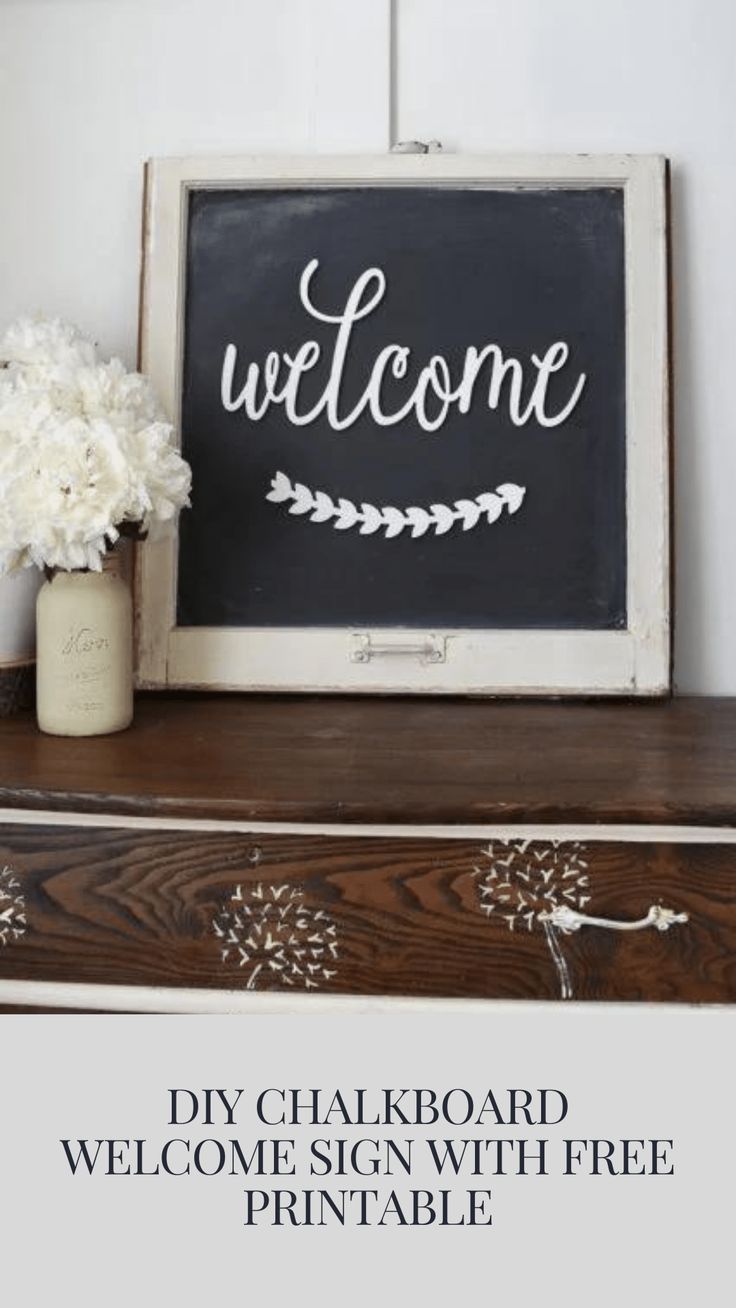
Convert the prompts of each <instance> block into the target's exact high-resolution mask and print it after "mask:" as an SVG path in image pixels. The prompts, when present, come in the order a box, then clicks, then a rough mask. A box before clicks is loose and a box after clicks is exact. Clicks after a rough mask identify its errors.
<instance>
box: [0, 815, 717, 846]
mask: <svg viewBox="0 0 736 1308" xmlns="http://www.w3.org/2000/svg"><path fill="white" fill-rule="evenodd" d="M11 825H12V826H24V827H82V828H95V829H100V828H103V829H110V830H130V831H162V832H165V831H190V832H192V833H201V834H203V835H204V834H207V833H213V834H214V833H218V832H219V833H220V834H221V835H228V834H229V835H244V836H336V837H341V838H343V839H344V838H347V837H357V838H359V839H361V838H362V839H366V840H367V839H370V838H371V837H372V838H374V839H375V838H380V839H383V840H386V839H394V838H396V839H399V840H580V841H587V842H590V841H622V842H624V843H631V844H637V843H656V844H659V843H663V844H675V845H686V844H691V845H733V844H736V827H729V826H724V827H715V826H695V825H693V826H685V825H680V826H676V825H675V826H667V825H666V824H665V825H657V824H653V823H652V824H650V823H645V822H642V823H624V822H622V823H616V822H589V823H585V822H579V823H574V822H565V823H555V822H495V823H490V822H489V823H486V822H477V823H462V824H450V823H426V824H424V823H408V822H403V823H395V824H394V823H378V822H375V823H372V822H255V821H254V822H251V821H248V820H247V819H244V820H235V819H229V818H172V817H136V816H133V815H130V814H125V813H75V812H69V811H66V810H65V811H64V812H58V813H57V812H55V811H54V810H53V809H26V808H0V826H11Z"/></svg>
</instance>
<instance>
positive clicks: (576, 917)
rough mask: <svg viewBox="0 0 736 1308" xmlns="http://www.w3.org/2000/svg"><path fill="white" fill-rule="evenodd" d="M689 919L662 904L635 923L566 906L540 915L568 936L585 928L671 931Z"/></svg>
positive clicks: (653, 906)
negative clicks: (671, 928) (597, 915)
mask: <svg viewBox="0 0 736 1308" xmlns="http://www.w3.org/2000/svg"><path fill="white" fill-rule="evenodd" d="M688 918H689V915H688V914H687V913H676V912H675V910H674V908H663V907H662V905H661V904H652V907H651V908H650V910H649V912H648V913H647V915H646V917H640V918H638V919H637V921H635V922H614V921H613V920H612V919H611V918H608V917H589V916H588V914H587V913H578V912H576V910H575V909H574V908H568V907H567V906H566V905H564V904H561V905H559V907H558V908H553V909H552V910H551V911H550V912H549V913H540V914H539V919H540V921H542V922H548V923H549V925H550V926H554V927H559V929H560V931H564V932H565V934H566V935H571V934H572V932H573V931H579V930H580V928H581V927H584V926H597V927H607V928H608V930H609V931H644V930H645V928H646V927H656V928H657V930H658V931H669V929H670V927H671V926H674V925H675V923H676V922H687V921H688Z"/></svg>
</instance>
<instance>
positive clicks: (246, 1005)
mask: <svg viewBox="0 0 736 1308" xmlns="http://www.w3.org/2000/svg"><path fill="white" fill-rule="evenodd" d="M550 1002H552V1003H554V1001H550ZM0 1005H8V1006H9V1007H14V1006H18V1007H22V1008H58V1009H74V1008H76V1009H94V1010H97V1011H99V1012H100V1013H127V1014H136V1015H139V1014H146V1013H150V1014H159V1015H162V1016H163V1015H166V1014H174V1013H179V1014H182V1015H187V1016H197V1015H199V1014H208V1013H221V1014H243V1015H250V1016H252V1017H273V1016H282V1017H326V1016H329V1017H348V1016H368V1017H370V1016H385V1017H393V1016H400V1015H401V1014H402V1013H405V1014H406V1015H407V1016H410V1017H421V1016H423V1015H426V1016H427V1017H437V1016H440V1015H441V1014H443V1013H447V1014H451V1015H452V1016H455V1017H462V1016H464V1015H468V1016H471V1015H476V1016H479V1017H480V1016H486V1017H487V1016H490V1015H491V1014H493V1016H496V1015H498V1016H501V1015H502V1014H504V1013H506V1014H513V1015H515V1016H516V1015H518V1014H519V1012H520V1011H522V1012H523V1011H524V1010H526V1011H527V1012H529V1013H531V1012H538V1010H539V1001H538V1000H537V1001H535V1000H524V999H451V998H442V997H438V998H434V999H423V998H413V997H411V996H402V995H396V996H394V995H314V994H308V995H306V994H305V995H298V996H297V995H287V994H278V993H274V992H272V991H271V992H269V991H258V992H256V991H253V990H209V989H204V988H202V989H200V990H195V989H183V988H181V989H180V988H178V987H176V988H175V987H173V986H172V987H169V986H119V985H110V986H107V985H92V984H88V983H85V982H79V981H69V982H63V983H62V982H59V983H57V982H55V981H0ZM555 1007H556V1008H559V1005H558V1004H555ZM595 1007H596V1009H599V1008H601V1007H604V1008H605V1009H606V1011H607V1012H612V1011H613V1012H619V1013H621V1015H622V1016H623V1015H624V1014H627V1013H630V1012H631V1005H630V1004H621V1003H616V1002H607V1001H605V1000H596V1001H595ZM636 1007H637V1011H640V1010H641V1009H645V1010H648V1011H649V1012H652V1013H658V1012H661V1010H662V1009H663V1008H667V1009H671V1010H675V1011H677V1012H681V1011H682V1009H683V1008H687V1009H698V1008H726V1007H728V1005H725V1004H682V1003H669V1004H668V1003H658V1004H647V1003H643V1004H637V1006H636ZM590 1009H591V1004H590V1002H589V1001H588V1002H585V1001H578V1002H572V1003H570V1002H569V1001H567V1002H566V1003H565V1012H566V1013H568V1012H577V1013H581V1014H582V1013H586V1012H587V1013H590Z"/></svg>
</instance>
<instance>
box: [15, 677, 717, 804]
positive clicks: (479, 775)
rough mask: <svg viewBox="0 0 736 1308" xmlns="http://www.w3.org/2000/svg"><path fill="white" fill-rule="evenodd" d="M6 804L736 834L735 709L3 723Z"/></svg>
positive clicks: (193, 702) (203, 699)
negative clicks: (65, 727) (83, 729)
mask: <svg viewBox="0 0 736 1308" xmlns="http://www.w3.org/2000/svg"><path fill="white" fill-rule="evenodd" d="M0 805H3V806H7V807H14V808H31V809H34V808H36V809H38V808H41V809H58V810H72V811H77V812H88V813H115V814H132V815H143V816H168V817H174V818H176V817H207V818H230V819H234V820H254V821H264V822H292V821H299V822H340V823H355V822H375V823H391V822H402V823H428V822H431V823H455V824H457V823H478V822H487V823H493V822H495V823H499V822H504V823H508V822H544V823H549V822H563V823H571V822H634V823H649V824H651V823H665V824H680V823H681V824H688V825H728V826H736V700H731V699H722V700H718V699H709V700H706V699H695V698H693V699H675V700H671V701H666V702H661V701H659V702H652V703H648V704H643V703H636V704H630V703H629V704H627V703H623V702H617V703H608V704H601V703H599V702H591V703H583V704H564V705H562V704H556V703H543V704H539V703H535V704H530V703H516V702H491V703H489V702H468V701H466V700H458V701H442V702H426V701H417V700H408V701H407V700H402V699H393V700H377V699H370V700H366V699H356V698H352V699H337V700H334V699H329V700H325V699H318V698H302V699H299V698H288V699H280V698H277V697H258V696H253V697H248V696H204V695H202V696H198V695H193V696H184V697H178V698H175V697H167V696H165V695H147V696H142V697H139V700H138V704H137V708H136V720H135V724H134V726H133V727H132V728H131V729H130V730H129V731H127V732H122V733H120V734H119V735H116V736H105V737H97V738H92V739H86V740H84V739H82V740H67V739H59V738H55V737H52V736H40V735H39V733H38V731H37V730H36V727H35V723H34V722H33V721H32V719H31V718H30V717H28V716H23V715H20V716H18V717H15V718H7V719H5V720H4V721H0Z"/></svg>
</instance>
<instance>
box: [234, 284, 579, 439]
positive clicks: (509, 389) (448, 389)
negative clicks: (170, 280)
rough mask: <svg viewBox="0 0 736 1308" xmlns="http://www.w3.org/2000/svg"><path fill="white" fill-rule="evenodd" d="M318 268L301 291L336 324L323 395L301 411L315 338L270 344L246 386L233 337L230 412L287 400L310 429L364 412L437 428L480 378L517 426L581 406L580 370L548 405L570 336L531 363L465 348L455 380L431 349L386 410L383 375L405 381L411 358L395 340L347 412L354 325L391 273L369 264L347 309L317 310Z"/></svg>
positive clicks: (305, 302)
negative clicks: (557, 402) (345, 386)
mask: <svg viewBox="0 0 736 1308" xmlns="http://www.w3.org/2000/svg"><path fill="white" fill-rule="evenodd" d="M318 267H319V260H318V259H312V260H311V261H310V262H309V263H308V264H307V266H306V268H305V269H304V271H303V273H302V275H301V278H300V281H299V297H300V299H301V303H302V306H303V308H304V309H305V310H306V312H307V313H308V314H309V315H310V316H311V317H312V318H314V319H316V320H317V321H318V322H323V323H329V324H331V325H333V326H335V327H336V328H337V331H336V333H335V339H334V343H333V347H332V358H331V360H330V364H329V376H328V379H327V383H326V385H325V387H324V389H323V391H322V394H321V395H320V397H319V399H318V400H317V402H316V403H315V404H314V405H312V407H311V409H305V410H303V411H301V412H300V410H299V387H300V383H301V379H302V377H303V376H304V374H305V373H307V372H310V371H311V369H312V368H315V367H316V366H317V364H318V363H319V361H320V358H321V356H322V351H321V349H320V346H319V345H318V343H317V341H313V340H308V341H305V342H304V344H303V345H300V346H299V348H298V349H297V350H296V351H295V353H294V354H293V355H292V354H287V352H286V351H283V352H282V353H279V352H278V351H277V350H269V352H268V353H267V354H266V357H265V360H264V362H263V365H262V366H261V365H259V364H257V363H252V362H251V363H249V364H248V365H247V368H246V369H245V374H244V375H245V380H244V381H243V382H242V385H241V384H240V382H238V381H236V373H237V370H238V348H237V346H236V345H234V344H232V343H230V344H229V345H228V346H227V347H226V349H225V355H224V359H223V365H222V378H221V395H222V403H223V405H224V407H225V409H226V410H227V411H228V413H236V412H237V411H238V410H239V409H243V410H244V412H245V414H246V416H247V417H248V418H249V419H250V420H251V422H258V421H259V420H260V419H261V418H262V417H263V416H264V414H265V413H266V412H267V411H268V409H269V407H270V405H271V404H282V405H283V406H284V412H285V414H286V416H287V418H288V420H289V422H291V423H293V424H294V426H296V427H306V426H308V425H309V424H310V423H312V422H315V421H316V420H317V418H320V417H322V415H324V417H325V418H326V420H327V422H328V424H329V426H330V427H332V428H333V430H334V431H345V430H347V428H348V427H351V426H352V425H353V423H354V422H356V421H357V419H358V418H359V417H360V416H361V414H363V413H365V412H366V410H367V411H368V412H369V413H370V416H371V418H372V419H373V421H374V422H375V423H377V425H378V426H379V427H393V426H394V425H395V424H396V423H398V422H402V421H403V419H404V418H408V417H409V415H410V414H412V413H413V414H414V417H415V418H416V420H417V422H418V423H419V426H420V427H421V428H422V429H423V430H424V431H427V432H433V431H438V430H439V428H440V427H441V426H442V425H443V423H444V421H445V419H446V417H447V415H448V413H449V411H450V409H451V408H452V407H453V406H456V407H457V410H458V412H459V413H463V414H465V413H468V412H469V411H470V407H471V405H472V403H473V399H474V398H475V395H476V392H477V391H478V389H479V387H480V385H481V378H482V376H485V385H486V386H487V391H486V400H487V406H488V408H489V409H491V410H493V411H496V410H498V409H499V408H500V407H501V405H502V404H503V403H505V404H506V406H507V409H508V415H509V418H510V419H511V422H512V423H513V425H514V426H515V427H524V426H525V425H526V423H528V422H529V420H530V419H531V418H534V420H535V421H536V422H537V423H538V424H539V426H540V427H559V426H560V424H561V423H563V422H564V421H565V420H566V419H567V418H569V416H570V414H571V413H572V412H573V410H574V408H575V406H576V405H577V403H578V400H579V399H580V396H581V395H582V392H583V388H584V386H585V380H586V378H585V373H582V372H581V373H579V374H578V376H577V377H576V379H575V381H574V384H573V385H572V389H571V391H570V393H569V396H568V399H567V401H566V403H565V404H563V405H562V407H561V408H559V409H558V410H557V411H556V412H550V411H549V410H548V406H547V398H548V396H547V391H548V387H549V382H550V378H551V376H552V375H553V373H557V372H560V371H561V370H562V369H563V368H564V367H565V365H566V364H567V362H568V360H569V357H570V350H569V347H568V345H567V343H566V342H565V341H554V342H553V344H551V345H550V346H548V348H547V349H546V351H545V352H544V354H543V355H541V356H540V355H537V354H532V355H531V357H530V359H529V361H528V363H526V364H522V362H521V361H520V360H519V359H515V358H514V357H513V356H511V355H509V356H508V357H505V356H504V353H503V350H502V348H501V346H500V345H497V344H495V343H491V344H487V345H484V346H482V347H481V348H480V349H478V348H477V346H475V345H469V346H468V348H467V349H466V351H465V358H464V362H463V367H462V372H461V375H460V378H459V380H458V381H457V384H455V383H454V381H453V378H452V374H451V371H450V366H449V364H448V362H447V360H446V358H445V357H444V355H442V354H434V355H432V357H431V358H430V359H429V361H428V362H427V363H426V364H425V365H424V366H423V367H422V369H421V371H420V372H419V374H418V376H417V379H416V381H415V383H414V385H413V387H412V389H411V391H410V393H409V394H408V396H407V398H406V401H405V403H404V404H402V405H401V406H400V407H399V408H398V409H395V410H394V411H393V412H392V413H388V412H386V409H385V407H384V399H383V395H382V390H383V384H384V379H385V378H386V377H390V378H393V379H394V381H403V380H405V379H406V378H407V376H408V373H409V361H410V358H411V349H410V347H409V346H408V345H396V344H392V345H386V346H384V348H383V349H381V350H379V352H378V354H377V355H376V358H375V361H374V363H373V366H372V368H371V371H370V376H369V377H368V380H367V382H366V385H365V388H364V390H363V392H362V394H361V396H360V399H359V400H358V402H357V403H356V404H355V406H354V407H353V408H352V409H350V410H349V411H348V412H347V413H345V412H343V411H342V408H343V406H342V404H341V388H342V378H343V370H344V367H345V359H346V356H347V352H348V347H349V345H350V342H351V339H352V334H353V329H354V328H355V325H356V323H358V322H360V321H361V319H363V318H367V317H368V315H369V314H370V313H372V312H373V310H374V309H375V308H377V306H378V305H379V304H380V302H381V300H382V299H383V296H384V294H385V291H386V278H385V275H384V273H383V272H382V270H381V269H380V268H366V270H365V272H363V273H361V275H360V277H358V279H357V281H356V282H355V284H354V286H353V288H352V290H351V291H350V294H349V295H348V298H347V300H346V302H345V307H344V309H343V310H342V312H340V313H336V314H332V313H326V312H325V311H324V310H323V309H319V308H318V307H317V305H316V304H315V303H314V299H313V297H312V291H311V286H312V281H313V278H314V274H315V273H316V271H317V268H318ZM241 376H242V374H241Z"/></svg>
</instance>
